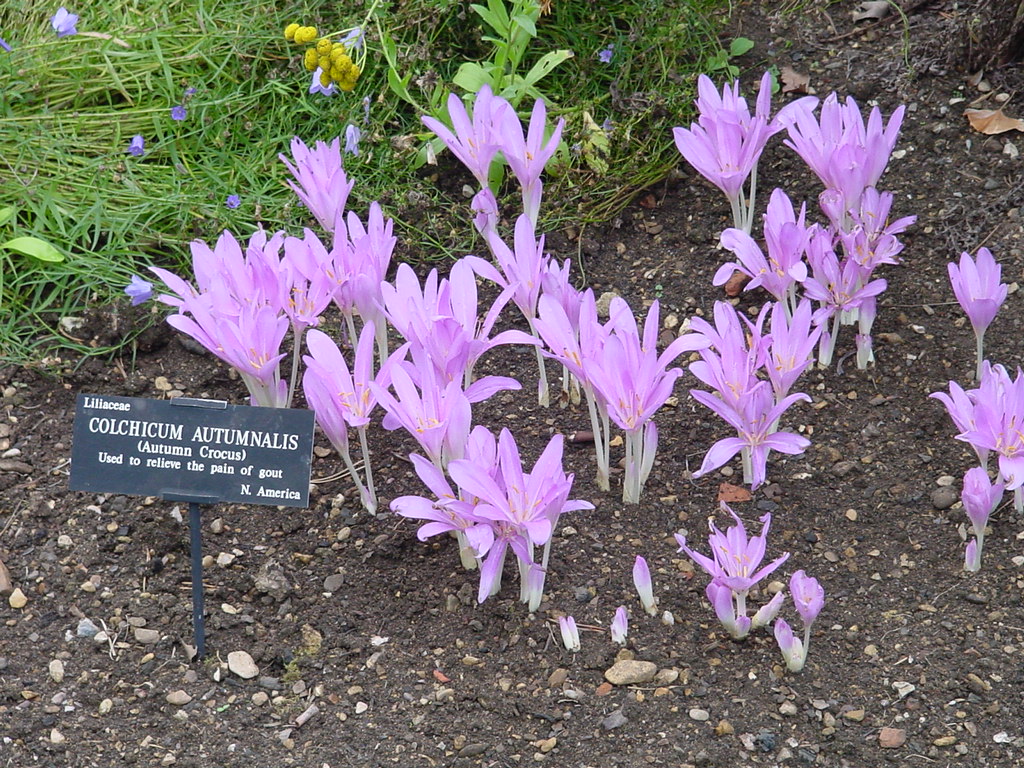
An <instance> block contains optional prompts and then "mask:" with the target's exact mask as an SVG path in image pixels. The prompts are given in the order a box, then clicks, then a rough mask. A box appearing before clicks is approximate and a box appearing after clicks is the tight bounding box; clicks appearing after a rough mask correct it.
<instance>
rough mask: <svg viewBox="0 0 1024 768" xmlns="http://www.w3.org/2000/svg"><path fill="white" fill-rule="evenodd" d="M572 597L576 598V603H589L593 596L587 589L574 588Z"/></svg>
mask: <svg viewBox="0 0 1024 768" xmlns="http://www.w3.org/2000/svg"><path fill="white" fill-rule="evenodd" d="M573 597H575V598H576V602H577V603H589V602H590V601H591V599H592V598H593V597H594V595H593V594H591V592H590V588H589V587H576V589H574V590H573Z"/></svg>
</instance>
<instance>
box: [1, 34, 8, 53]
mask: <svg viewBox="0 0 1024 768" xmlns="http://www.w3.org/2000/svg"><path fill="white" fill-rule="evenodd" d="M0 48H3V49H4V50H5V51H7V52H8V53H10V52H11V46H10V45H8V44H7V41H6V40H4V39H3V38H2V37H0Z"/></svg>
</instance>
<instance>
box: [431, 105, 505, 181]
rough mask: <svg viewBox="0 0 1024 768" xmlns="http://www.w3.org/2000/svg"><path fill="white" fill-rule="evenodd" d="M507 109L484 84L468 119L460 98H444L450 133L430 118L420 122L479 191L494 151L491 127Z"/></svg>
mask: <svg viewBox="0 0 1024 768" xmlns="http://www.w3.org/2000/svg"><path fill="white" fill-rule="evenodd" d="M510 109H512V107H511V105H510V104H509V103H508V102H507V101H505V100H504V99H501V98H496V97H495V96H494V93H493V92H492V91H491V87H490V86H489V85H484V86H483V87H482V88H481V89H480V90H479V91H478V92H477V94H476V96H475V98H474V100H473V118H472V120H470V117H469V114H468V113H467V112H466V107H465V105H464V104H463V103H462V99H460V98H459V97H458V96H457V95H456V94H454V93H453V94H451V95H450V96H449V97H448V117H449V119H450V120H451V121H452V128H454V132H453V131H452V130H451V129H449V128H448V127H447V126H446V125H445V124H444V123H442V122H441V121H440V120H438V119H436V118H434V117H429V116H425V117H423V118H422V120H423V124H424V125H426V126H427V128H429V129H430V130H432V131H433V132H434V133H436V134H437V135H438V137H440V139H441V140H442V141H443V142H444V144H445V146H446V147H448V149H449V150H450V151H451V153H452V154H453V155H455V156H456V157H457V158H458V159H459V160H461V161H462V163H463V165H465V166H466V168H468V169H469V171H470V173H472V174H473V176H474V177H476V180H477V182H478V183H479V185H480V187H481V189H482V188H484V187H486V186H488V174H489V173H490V168H491V161H492V160H493V159H494V156H495V155H496V154H497V152H498V143H497V141H496V140H495V125H496V124H497V123H499V122H501V120H502V119H503V115H502V112H504V111H506V110H510Z"/></svg>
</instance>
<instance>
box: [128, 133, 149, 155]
mask: <svg viewBox="0 0 1024 768" xmlns="http://www.w3.org/2000/svg"><path fill="white" fill-rule="evenodd" d="M125 151H126V152H128V154H129V155H133V156H134V157H142V156H143V155H144V154H145V153H146V140H145V139H144V138H142V134H141V133H140V134H138V135H137V136H133V137H132V140H131V141H130V142H128V149H127V150H125Z"/></svg>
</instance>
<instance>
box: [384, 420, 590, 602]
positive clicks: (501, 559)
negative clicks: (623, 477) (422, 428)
mask: <svg viewBox="0 0 1024 768" xmlns="http://www.w3.org/2000/svg"><path fill="white" fill-rule="evenodd" d="M562 448H563V439H562V436H561V435H555V436H554V437H553V438H551V440H550V441H549V442H548V445H547V447H546V448H545V449H544V451H543V453H541V455H540V457H539V458H538V459H537V461H536V463H535V464H534V465H533V469H532V470H531V471H530V472H526V471H524V467H523V464H522V459H521V458H520V455H519V448H518V446H517V445H516V441H515V439H514V438H513V436H512V433H511V432H509V431H508V430H507V429H503V430H502V431H501V434H500V435H499V436H498V439H497V444H495V439H494V436H493V434H492V433H490V432H489V431H488V430H487V429H485V428H484V427H481V426H478V427H476V428H475V429H474V430H473V433H472V435H471V436H470V438H469V439H468V440H467V443H466V451H465V458H460V459H456V460H453V461H451V462H450V463H449V464H448V467H447V472H448V475H449V476H450V477H451V480H452V483H454V484H455V486H456V487H457V488H458V491H457V492H456V491H453V490H452V487H451V485H450V484H449V483H448V481H447V479H446V478H445V477H444V474H443V473H441V472H440V470H439V469H438V468H437V467H436V466H434V465H433V464H431V463H430V462H427V461H422V460H418V461H417V460H415V458H414V466H415V468H416V472H417V474H418V475H419V477H420V479H421V480H423V482H424V484H426V485H427V487H428V488H430V489H431V491H433V493H434V495H435V496H436V498H435V499H429V498H426V497H421V496H403V497H401V498H398V499H395V500H394V501H393V502H392V503H391V509H392V510H393V511H394V512H396V513H397V514H399V515H402V516H404V517H411V518H417V519H421V520H427V521H428V522H427V524H426V525H424V526H422V527H421V528H420V529H419V537H420V539H421V540H422V539H426V538H428V537H430V536H434V535H436V534H438V533H443V532H446V531H455V532H457V533H460V534H461V537H460V538H461V542H462V543H463V545H464V546H468V547H469V548H471V550H472V554H473V555H474V556H475V557H476V558H477V559H478V560H479V561H480V588H479V591H478V594H477V599H478V600H479V601H480V602H481V603H482V602H483V601H484V600H486V599H487V598H488V597H489V596H491V595H493V594H496V593H497V592H498V590H499V589H500V588H501V579H502V573H503V570H504V565H505V555H506V553H507V551H508V550H509V549H511V550H512V551H513V552H514V553H515V555H516V558H517V561H518V563H519V583H520V599H521V600H522V601H523V602H524V603H527V605H528V606H529V610H530V611H535V610H537V608H538V607H540V602H541V598H542V597H543V594H544V581H545V577H546V575H547V568H548V557H549V554H550V551H551V537H552V535H553V533H554V530H555V528H556V527H557V525H558V520H559V518H560V517H561V515H562V514H563V513H565V512H572V511H576V510H583V509H593V508H594V507H593V505H592V504H590V503H589V502H586V501H581V500H578V499H574V500H570V499H569V494H570V493H571V491H572V481H573V476H572V475H571V474H570V475H567V474H565V473H564V472H563V470H562ZM537 547H540V548H542V553H541V555H540V557H539V559H538V558H537V557H536V556H535V555H536V552H535V549H536V548H537Z"/></svg>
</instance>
